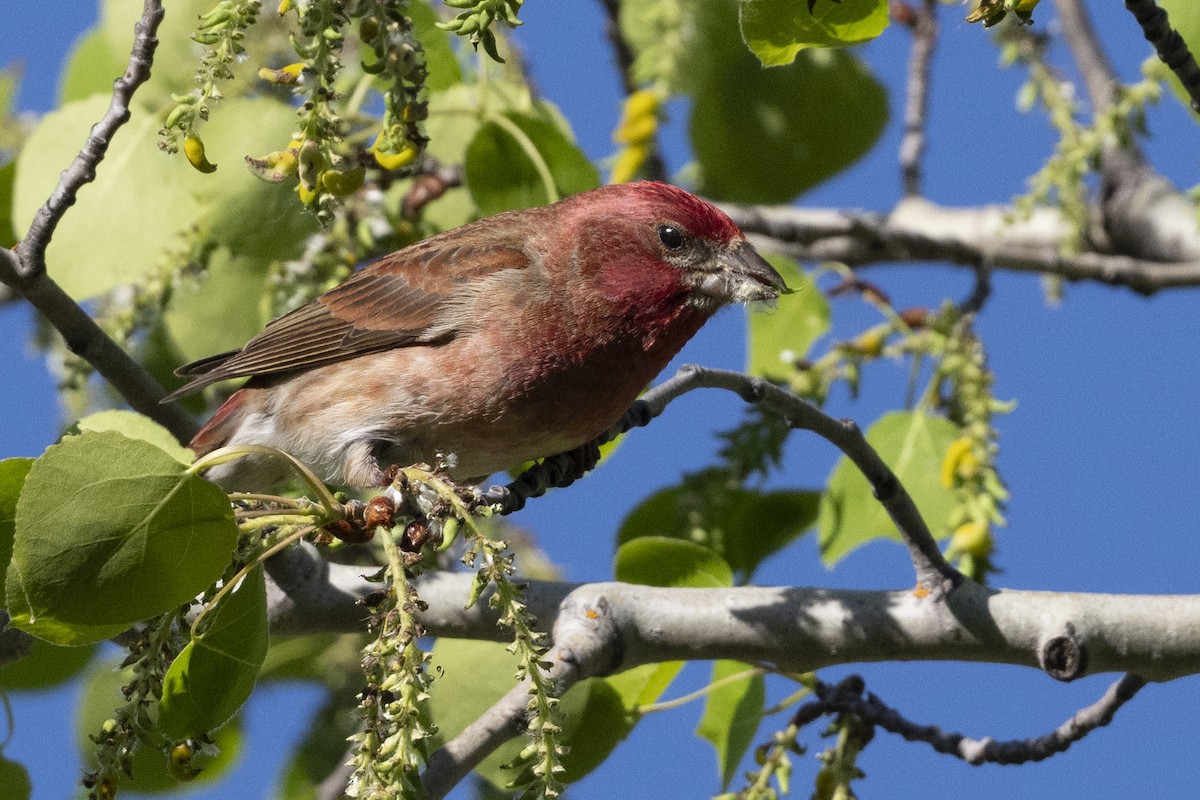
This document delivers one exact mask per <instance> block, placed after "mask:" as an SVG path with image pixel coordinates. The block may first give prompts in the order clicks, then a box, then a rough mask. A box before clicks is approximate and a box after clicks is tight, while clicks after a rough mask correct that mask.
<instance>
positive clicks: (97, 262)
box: [12, 67, 316, 299]
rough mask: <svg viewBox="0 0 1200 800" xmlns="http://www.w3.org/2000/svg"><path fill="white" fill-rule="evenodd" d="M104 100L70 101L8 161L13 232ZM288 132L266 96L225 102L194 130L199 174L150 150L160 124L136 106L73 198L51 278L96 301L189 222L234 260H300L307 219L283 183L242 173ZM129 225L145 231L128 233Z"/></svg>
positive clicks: (278, 108) (150, 264) (286, 112)
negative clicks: (205, 163) (199, 137)
mask: <svg viewBox="0 0 1200 800" xmlns="http://www.w3.org/2000/svg"><path fill="white" fill-rule="evenodd" d="M156 69H157V67H156ZM108 103H109V98H108V97H106V96H93V97H90V98H88V99H85V100H79V101H76V102H72V103H68V104H67V105H64V106H62V107H61V108H59V109H57V110H56V111H53V112H51V113H49V114H47V115H46V116H45V117H43V118H42V120H41V122H40V123H39V124H38V126H37V127H36V128H35V129H34V131H33V132H32V134H30V137H29V139H28V140H27V141H26V143H25V146H24V147H23V148H22V149H21V154H20V156H19V158H18V160H17V177H16V183H15V186H14V192H13V215H12V219H13V224H14V227H16V229H18V230H25V229H26V228H27V227H28V226H29V223H30V222H31V221H32V220H33V217H34V214H35V213H36V212H37V210H38V209H39V208H40V207H41V205H42V203H44V202H45V200H46V198H47V197H49V196H50V193H51V192H52V191H53V190H54V187H55V186H56V185H57V184H58V177H59V174H60V173H61V171H62V170H63V168H64V167H66V166H67V165H68V164H70V163H71V160H72V159H74V157H75V155H76V153H77V152H78V151H79V148H80V147H81V146H82V145H83V143H84V141H85V139H86V137H87V134H88V131H89V130H90V128H91V126H92V125H93V124H94V123H95V122H96V121H97V120H99V119H100V118H101V117H102V116H103V115H104V112H105V111H106V110H107V108H108ZM251 122H252V124H250V123H251ZM295 124H296V120H295V114H294V112H293V110H292V109H291V108H290V107H289V106H288V105H286V104H284V103H281V102H278V101H275V100H271V99H267V98H255V99H230V100H226V101H224V102H222V104H221V113H220V114H214V116H213V119H212V120H211V121H209V122H208V123H206V124H205V126H204V129H203V136H204V142H205V147H206V151H207V153H208V156H209V159H210V160H211V161H213V162H215V163H217V164H219V165H222V166H221V169H219V170H218V171H217V172H216V173H213V174H212V175H203V174H201V173H199V172H197V171H196V170H195V169H193V168H192V166H191V165H190V164H188V163H187V160H186V159H184V158H182V157H167V156H165V155H163V154H162V153H161V152H159V150H158V130H159V128H161V127H162V120H160V119H159V118H158V117H157V116H156V115H155V114H151V113H148V112H146V111H145V110H143V109H140V108H135V109H134V110H133V115H132V117H131V119H130V121H129V122H128V123H127V124H126V125H125V126H124V127H123V128H121V130H120V131H119V132H118V133H117V135H116V136H114V137H113V141H112V144H111V145H110V147H109V151H108V155H107V156H106V158H105V160H104V162H103V163H102V164H101V165H100V167H99V169H98V171H97V177H96V180H95V181H94V182H92V183H90V184H88V185H86V186H84V187H83V188H82V189H81V190H80V193H79V199H78V201H77V203H76V207H75V208H73V209H72V211H71V213H70V214H67V215H66V216H64V217H63V219H62V221H61V223H60V224H59V226H58V228H57V229H56V231H55V234H54V238H53V240H51V242H50V246H49V247H48V248H47V251H46V261H47V265H48V268H49V270H50V274H51V275H52V276H53V277H54V278H55V279H56V280H57V281H58V282H59V283H60V284H61V285H62V287H63V288H64V289H65V290H66V291H67V292H68V293H69V294H71V296H73V297H75V298H77V299H84V298H88V297H93V296H95V295H97V294H100V293H102V292H105V291H107V290H109V289H111V288H113V287H115V286H119V285H122V284H127V283H133V282H136V281H138V280H140V279H141V278H143V277H144V276H145V275H146V274H148V273H150V272H153V271H154V270H156V269H159V268H160V266H159V265H160V263H161V261H162V259H163V256H164V254H165V253H166V252H168V250H178V249H179V248H180V247H181V239H180V233H181V232H184V231H188V230H191V229H192V228H193V226H196V225H199V226H200V228H201V229H202V230H203V231H204V232H206V233H208V234H209V235H211V237H212V238H213V239H215V240H216V241H217V242H220V243H223V244H225V245H227V246H228V247H230V248H232V249H234V250H235V251H237V252H239V253H241V254H242V255H246V256H253V257H256V258H259V259H262V260H266V261H270V260H274V259H277V258H287V257H289V256H290V255H292V254H294V253H297V252H299V248H300V247H301V243H302V241H303V239H304V236H305V235H307V233H309V232H311V231H312V230H314V229H315V226H316V222H315V220H314V219H313V218H312V216H311V215H307V214H301V213H298V210H297V200H296V199H295V197H294V195H293V193H292V192H291V189H290V188H289V187H288V186H286V185H285V184H272V183H266V182H265V181H261V180H259V179H257V178H255V177H254V176H253V175H251V174H250V173H249V171H248V170H246V169H244V168H243V166H242V164H243V159H244V157H245V156H246V155H247V154H251V155H262V154H263V153H266V152H270V151H273V150H278V149H279V148H280V147H282V146H283V145H284V144H286V142H287V141H288V139H289V138H290V136H291V130H292V128H293V127H294V126H295ZM130 219H143V220H145V219H153V220H154V224H153V225H130V224H129V220H130ZM84 255H86V257H84ZM262 269H265V267H263V268H262ZM247 293H249V292H247Z"/></svg>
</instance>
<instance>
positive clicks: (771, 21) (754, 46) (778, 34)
mask: <svg viewBox="0 0 1200 800" xmlns="http://www.w3.org/2000/svg"><path fill="white" fill-rule="evenodd" d="M738 14H739V21H740V22H741V29H742V38H744V39H745V40H746V46H747V47H749V48H750V49H751V50H752V51H754V54H755V55H756V56H758V57H759V59H760V60H761V61H762V63H763V64H764V65H765V66H768V67H771V66H778V65H781V64H791V63H792V61H794V60H795V58H796V54H797V53H799V52H800V51H801V50H803V49H805V48H808V47H846V46H848V45H854V44H861V43H863V42H866V41H869V40H871V39H874V38H875V37H877V36H878V35H879V34H881V33H883V29H884V28H886V27H887V24H888V4H887V0H844V2H836V0H819V2H817V3H816V4H815V5H813V8H812V11H809V6H808V4H807V3H803V2H799V0H742V1H741V2H740V3H739V4H738Z"/></svg>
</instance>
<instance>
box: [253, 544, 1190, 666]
mask: <svg viewBox="0 0 1200 800" xmlns="http://www.w3.org/2000/svg"><path fill="white" fill-rule="evenodd" d="M363 571H364V570H363V568H362V567H351V566H345V565H337V564H331V565H329V571H328V573H327V575H326V580H327V582H328V583H329V584H330V586H332V587H333V589H335V590H336V593H331V594H330V596H336V595H337V594H342V595H344V598H345V599H344V601H343V602H344V605H343V606H337V605H332V606H319V605H316V604H311V605H309V606H307V608H306V611H305V613H304V614H303V615H299V614H293V613H288V609H287V606H286V605H283V606H281V605H280V604H279V603H278V602H277V596H275V595H272V600H271V603H270V605H269V611H268V613H269V615H270V618H271V630H272V633H273V634H275V635H285V636H286V635H298V634H304V633H309V632H313V631H346V632H349V631H360V630H362V626H363V624H364V618H365V614H364V613H363V611H362V607H361V606H357V605H355V604H354V601H353V599H351V598H353V597H355V596H362V595H365V594H368V593H369V592H370V591H372V590H374V589H377V588H378V586H377V585H376V584H368V583H367V582H366V581H365V580H363V578H362V573H363ZM275 574H277V573H273V577H274V575H275ZM473 581H474V575H472V574H469V573H449V572H438V573H430V574H427V575H423V576H421V577H420V578H418V579H417V581H416V584H415V585H416V588H417V591H418V593H419V595H420V597H421V599H422V600H423V601H424V602H426V603H428V604H429V608H428V609H427V610H425V611H423V612H421V613H420V614H419V615H418V619H419V622H420V623H421V626H422V627H423V628H424V629H425V630H426V632H427V633H428V634H429V635H430V636H447V637H452V638H464V639H477V640H487V641H508V639H509V637H508V635H507V633H506V631H504V630H502V629H501V628H500V627H499V626H498V625H497V620H498V616H497V615H496V613H495V612H494V611H492V610H491V609H489V608H488V607H487V601H486V594H485V597H484V599H481V600H480V601H479V602H478V603H476V604H475V605H474V606H473V607H472V608H470V609H466V608H464V606H465V605H466V600H467V598H468V597H469V595H470V590H471V585H472V582H473ZM526 583H528V585H529V588H528V590H527V592H526V598H527V600H528V601H529V610H530V612H531V613H533V614H534V615H535V616H536V617H537V618H538V619H539V620H541V621H542V622H543V624H545V625H547V626H553V625H554V624H556V622H557V619H558V616H559V613H560V611H559V606H560V604H561V603H562V602H563V601H564V600H566V599H567V598H568V597H571V598H572V602H573V603H580V604H582V605H583V607H589V606H595V605H596V604H598V603H606V604H607V610H606V614H607V616H608V618H609V619H611V620H612V624H613V628H612V632H613V636H615V637H617V639H618V641H619V644H618V645H617V649H616V651H614V652H620V653H621V654H622V656H621V663H620V665H619V666H620V669H622V670H624V669H629V668H631V667H636V666H639V665H641V664H652V663H659V662H662V661H675V660H686V661H707V660H712V659H720V658H726V659H737V660H740V661H747V662H751V663H755V662H760V663H766V664H773V665H775V666H776V667H778V668H780V669H783V670H786V671H794V672H808V671H812V670H816V669H820V668H821V667H827V666H831V665H835V664H855V663H868V662H880V661H888V662H896V661H945V660H954V661H973V662H979V663H991V664H1016V665H1020V666H1026V667H1032V668H1035V669H1040V670H1042V671H1044V672H1047V673H1048V674H1050V675H1051V676H1052V677H1054V678H1056V679H1058V680H1074V679H1076V678H1079V677H1083V676H1085V675H1094V674H1098V673H1103V672H1135V673H1137V674H1139V675H1141V676H1143V677H1145V678H1146V679H1148V680H1152V681H1167V680H1173V679H1175V678H1180V677H1184V676H1187V675H1195V674H1200V595H1108V594H1086V593H1071V592H1037V591H1018V590H1009V589H988V588H985V587H982V586H979V585H978V584H975V583H972V582H970V581H964V582H963V583H962V584H961V585H959V587H958V588H956V589H955V590H954V591H953V592H950V593H949V594H948V595H946V597H945V598H944V600H942V601H937V600H934V599H933V598H930V597H921V596H918V593H917V592H914V591H913V590H911V589H905V590H901V591H859V590H841V589H814V588H805V587H758V586H739V587H731V588H725V589H674V588H660V587H653V586H639V585H634V584H626V583H616V582H610V583H591V584H572V583H558V582H554V581H536V580H529V581H526ZM307 586H308V588H316V589H318V590H319V588H320V587H319V584H318V583H313V584H307ZM326 591H328V590H326ZM351 611H357V614H358V616H357V617H355V616H354V614H353V613H351ZM1064 654H1065V655H1066V656H1067V657H1063V656H1064Z"/></svg>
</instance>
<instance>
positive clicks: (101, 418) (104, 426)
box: [70, 409, 196, 464]
mask: <svg viewBox="0 0 1200 800" xmlns="http://www.w3.org/2000/svg"><path fill="white" fill-rule="evenodd" d="M83 431H116V432H117V433H120V434H124V435H125V436H128V437H129V438H130V439H141V440H142V441H143V442H149V443H150V444H152V445H154V446H155V447H157V448H158V449H160V450H162V451H163V452H164V453H166V454H167V455H169V456H171V457H172V458H174V459H175V460H176V461H178V462H179V463H181V464H191V463H192V462H193V461H195V460H196V454H195V453H193V452H192V451H191V450H189V449H188V448H186V447H184V446H182V445H181V444H179V442H178V441H177V440H176V439H175V437H174V436H173V435H172V434H171V432H170V431H168V430H167V429H166V428H164V427H163V426H162V425H159V424H158V423H157V422H155V421H154V420H152V419H150V418H149V417H144V416H142V415H141V414H137V413H135V412H133V411H125V410H124V409H109V410H107V411H97V412H96V413H95V414H89V415H88V416H86V417H84V418H83V419H81V420H79V421H78V422H76V423H75V424H74V425H73V426H72V430H71V431H70V432H71V433H80V432H83Z"/></svg>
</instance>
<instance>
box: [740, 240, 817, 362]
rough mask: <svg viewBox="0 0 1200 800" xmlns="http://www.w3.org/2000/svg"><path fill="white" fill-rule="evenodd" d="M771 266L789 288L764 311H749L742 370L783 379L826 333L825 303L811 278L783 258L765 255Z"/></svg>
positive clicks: (789, 260) (797, 266)
mask: <svg viewBox="0 0 1200 800" xmlns="http://www.w3.org/2000/svg"><path fill="white" fill-rule="evenodd" d="M765 258H766V259H767V261H769V262H770V263H771V266H773V267H775V269H776V270H777V271H778V272H779V274H780V275H781V276H783V279H784V282H786V283H787V285H788V286H789V287H791V288H792V289H793V292H792V294H788V295H784V296H783V297H780V298H779V300H777V301H776V303H777V305H776V307H775V308H773V309H770V310H768V311H753V310H752V311H751V312H750V314H749V315H748V317H747V319H748V320H749V331H748V334H747V336H746V343H747V348H748V350H749V353H748V355H747V358H746V364H747V366H746V370H747V372H749V373H750V374H751V375H757V376H760V377H763V378H770V379H772V380H787V379H788V378H789V377H791V375H792V373H793V372H794V371H795V370H794V368H793V367H792V363H793V362H794V360H795V359H797V358H804V357H805V356H807V355H808V351H809V350H810V349H811V348H812V346H813V343H814V342H816V340H817V339H819V338H821V336H823V335H824V334H825V333H826V332H827V331H828V330H829V301H828V300H826V299H825V295H824V294H823V293H822V292H821V290H820V289H818V288H817V285H816V284H815V283H814V282H813V279H812V278H811V277H810V276H809V274H808V273H807V272H805V271H804V270H802V269H800V266H799V265H798V264H796V262H795V261H792V260H791V259H790V258H787V257H785V256H779V255H775V254H773V253H767V254H765Z"/></svg>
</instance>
